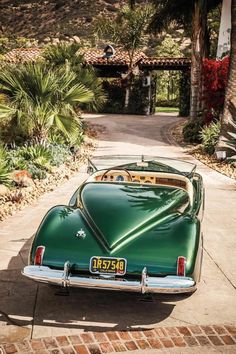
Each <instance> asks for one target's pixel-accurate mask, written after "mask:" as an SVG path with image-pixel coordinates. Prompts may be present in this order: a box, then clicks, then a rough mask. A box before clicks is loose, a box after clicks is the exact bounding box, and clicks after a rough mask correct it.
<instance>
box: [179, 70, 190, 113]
mask: <svg viewBox="0 0 236 354" xmlns="http://www.w3.org/2000/svg"><path fill="white" fill-rule="evenodd" d="M189 111H190V72H189V71H182V72H181V73H180V81H179V115H180V117H188V116H189V113H190V112H189Z"/></svg>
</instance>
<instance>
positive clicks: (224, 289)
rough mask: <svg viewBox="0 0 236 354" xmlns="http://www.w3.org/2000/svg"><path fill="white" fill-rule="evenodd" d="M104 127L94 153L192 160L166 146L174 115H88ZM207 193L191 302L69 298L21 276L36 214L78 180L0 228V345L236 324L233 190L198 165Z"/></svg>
mask: <svg viewBox="0 0 236 354" xmlns="http://www.w3.org/2000/svg"><path fill="white" fill-rule="evenodd" d="M85 119H86V121H88V122H89V123H90V124H99V125H102V126H103V127H105V128H104V129H99V131H102V133H100V135H99V144H98V148H97V150H96V151H95V154H97V155H102V154H150V155H159V156H166V157H175V158H181V159H185V160H193V159H192V157H190V156H189V155H187V154H186V153H185V152H184V150H183V149H182V148H180V147H179V146H177V145H176V144H174V143H172V142H171V140H170V138H169V134H168V130H169V128H170V126H172V125H173V124H176V123H177V122H178V120H179V118H177V117H174V116H165V115H162V116H150V117H144V116H125V115H122V116H120V115H92V116H89V115H88V116H86V118H85ZM197 164H198V171H199V172H200V173H201V174H202V176H203V178H204V182H205V188H206V210H205V218H204V261H203V273H202V281H201V283H200V285H199V288H198V290H197V291H196V292H195V293H194V294H193V295H191V296H180V295H174V296H169V295H168V296H167V295H155V296H146V297H143V296H141V295H139V294H131V293H124V294H123V293H113V292H105V291H96V290H94V291H92V290H86V289H81V290H79V289H72V290H71V294H70V296H59V295H61V294H59V295H58V294H55V290H54V288H50V287H48V286H47V285H37V284H35V283H33V282H31V281H29V280H28V279H25V278H23V277H22V276H21V275H20V270H21V268H22V267H23V266H24V264H25V263H26V262H27V253H28V249H29V245H30V242H31V236H32V234H33V232H34V231H35V229H36V227H37V225H38V223H39V221H40V219H41V218H42V215H43V214H44V213H45V212H46V210H47V209H48V208H49V207H50V206H52V205H55V204H62V203H66V201H68V199H69V197H70V195H71V193H72V192H73V190H74V189H75V188H76V187H77V185H78V184H79V183H81V182H82V180H83V179H84V178H85V177H86V174H85V173H81V174H79V175H77V176H76V177H74V178H72V179H71V180H70V181H68V182H67V183H65V184H64V185H63V186H61V187H60V188H58V189H57V190H55V191H53V192H51V193H49V194H47V195H45V196H43V197H42V198H40V200H39V201H38V202H37V203H36V204H35V205H33V206H31V207H28V208H26V209H24V211H22V212H19V213H18V214H16V215H15V216H13V217H10V218H8V219H7V220H6V221H4V222H2V223H1V224H0V234H1V236H0V281H1V287H0V320H1V323H0V343H1V341H8V340H9V341H17V340H21V339H23V338H32V337H43V336H50V335H61V334H69V333H75V332H77V331H78V330H81V331H84V330H85V331H86V330H98V331H106V330H111V329H116V330H117V329H128V328H131V327H133V328H134V327H136V328H137V327H138V328H141V327H142V328H143V327H157V326H176V325H183V324H201V325H206V324H235V322H236V306H235V303H236V296H235V295H236V293H235V286H236V231H235V225H236V192H235V190H236V185H235V181H233V180H231V179H229V178H227V177H224V176H222V175H220V174H219V173H217V172H215V171H213V170H211V169H209V168H208V167H206V166H204V165H202V164H201V163H199V162H197Z"/></svg>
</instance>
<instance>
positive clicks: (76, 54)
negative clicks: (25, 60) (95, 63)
mask: <svg viewBox="0 0 236 354" xmlns="http://www.w3.org/2000/svg"><path fill="white" fill-rule="evenodd" d="M80 49H81V46H80V45H79V44H77V43H66V42H64V43H59V44H57V45H51V46H48V47H47V48H46V50H45V52H44V54H43V56H44V58H45V59H46V60H47V62H48V63H49V64H50V65H52V66H53V67H59V66H66V67H67V70H69V71H72V72H73V73H74V74H75V76H76V81H77V82H80V83H82V84H83V85H84V86H85V87H86V88H87V89H88V90H90V91H91V92H92V93H93V99H92V100H90V101H89V102H84V103H82V104H81V105H80V107H81V109H85V110H88V111H97V110H98V109H101V108H102V106H103V104H104V103H105V101H106V97H105V95H104V92H103V88H102V82H101V80H100V79H99V78H98V77H97V73H96V70H95V69H94V68H93V67H92V66H91V65H86V66H84V65H83V64H84V59H83V54H81V52H80V51H79V50H80Z"/></svg>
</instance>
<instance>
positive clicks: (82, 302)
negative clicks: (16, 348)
mask: <svg viewBox="0 0 236 354" xmlns="http://www.w3.org/2000/svg"><path fill="white" fill-rule="evenodd" d="M31 242H32V238H31V239H30V240H28V241H27V242H26V243H25V244H24V246H23V247H22V249H21V250H20V252H19V253H18V255H17V256H16V257H12V258H11V261H10V262H9V265H8V269H7V270H3V271H0V281H1V284H3V285H4V286H2V287H1V289H0V295H1V306H0V320H1V321H2V324H1V325H2V326H1V327H0V328H1V329H2V330H0V332H2V334H1V335H0V341H1V342H6V341H8V340H9V338H8V337H9V334H8V335H7V336H6V337H5V338H4V327H5V326H9V325H10V327H12V326H13V327H14V330H15V331H17V329H19V330H20V328H22V327H26V328H28V330H27V331H25V332H24V331H23V332H22V333H23V338H21V339H24V337H25V338H29V337H31V336H32V331H33V332H34V333H37V326H40V327H41V332H42V327H45V335H46V334H47V333H48V332H47V330H46V328H47V327H50V328H61V329H63V328H65V329H73V328H74V329H80V330H83V331H103V332H104V331H111V330H130V329H141V328H145V327H147V326H148V327H149V328H150V327H154V326H156V325H157V324H158V323H159V322H161V321H163V320H164V319H166V318H167V317H168V316H170V314H171V313H172V311H173V308H174V306H175V304H174V302H176V301H178V300H182V299H183V298H185V297H186V295H185V296H184V295H157V294H155V295H142V294H138V293H128V292H116V291H103V290H94V289H82V288H71V289H70V292H69V295H68V296H66V295H64V296H62V295H58V293H60V294H61V291H59V290H60V288H58V287H54V286H49V285H47V284H37V283H35V282H33V281H31V280H29V279H27V278H25V277H24V276H22V275H21V269H22V268H23V267H24V265H26V264H27V259H28V253H29V248H30V245H31ZM9 330H10V328H9ZM41 332H40V333H41ZM61 333H62V331H61V330H60V334H61ZM7 338H8V339H7Z"/></svg>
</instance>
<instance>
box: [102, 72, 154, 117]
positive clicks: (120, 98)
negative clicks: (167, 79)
mask: <svg viewBox="0 0 236 354" xmlns="http://www.w3.org/2000/svg"><path fill="white" fill-rule="evenodd" d="M103 87H104V90H105V91H106V92H107V97H108V99H107V102H106V104H105V106H104V107H103V109H102V111H103V112H106V113H121V112H122V113H127V114H145V113H146V112H145V109H146V107H147V92H146V91H147V89H148V88H147V87H143V85H142V78H134V80H133V82H132V86H131V88H130V99H129V104H128V107H125V106H124V101H125V90H124V87H123V86H122V83H121V80H119V79H110V80H106V81H104V82H103Z"/></svg>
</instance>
